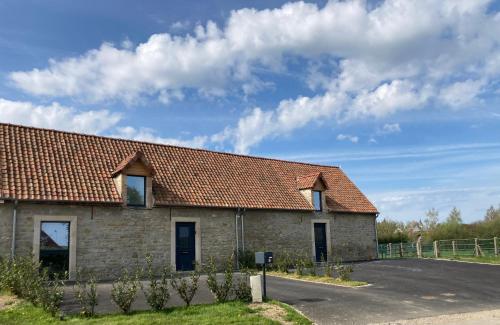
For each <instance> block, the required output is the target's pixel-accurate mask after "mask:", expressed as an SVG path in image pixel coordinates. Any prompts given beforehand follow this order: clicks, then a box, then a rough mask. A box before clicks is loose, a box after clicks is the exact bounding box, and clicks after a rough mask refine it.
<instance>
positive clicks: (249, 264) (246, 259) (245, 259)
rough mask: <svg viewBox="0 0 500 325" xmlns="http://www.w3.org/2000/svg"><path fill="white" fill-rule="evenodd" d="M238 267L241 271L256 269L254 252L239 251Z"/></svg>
mask: <svg viewBox="0 0 500 325" xmlns="http://www.w3.org/2000/svg"><path fill="white" fill-rule="evenodd" d="M238 265H239V267H240V268H241V269H256V268H257V265H256V264H255V252H254V251H249V250H240V251H239V252H238Z"/></svg>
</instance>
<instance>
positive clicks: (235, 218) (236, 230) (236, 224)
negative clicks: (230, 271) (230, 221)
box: [234, 208, 240, 268]
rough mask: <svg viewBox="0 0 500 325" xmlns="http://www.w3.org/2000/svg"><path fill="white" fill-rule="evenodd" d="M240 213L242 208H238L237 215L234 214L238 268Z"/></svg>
mask: <svg viewBox="0 0 500 325" xmlns="http://www.w3.org/2000/svg"><path fill="white" fill-rule="evenodd" d="M239 214H240V208H238V209H237V210H236V215H235V216H234V234H235V238H236V268H238V267H239V263H238V260H239V253H240V252H239V249H240V243H239V239H238V217H239Z"/></svg>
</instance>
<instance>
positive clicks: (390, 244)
mask: <svg viewBox="0 0 500 325" xmlns="http://www.w3.org/2000/svg"><path fill="white" fill-rule="evenodd" d="M389 257H391V258H392V243H389Z"/></svg>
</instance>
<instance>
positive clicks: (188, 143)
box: [112, 126, 208, 148]
mask: <svg viewBox="0 0 500 325" xmlns="http://www.w3.org/2000/svg"><path fill="white" fill-rule="evenodd" d="M112 136H113V137H115V138H125V139H130V140H137V141H145V142H153V143H161V144H170V145H174V146H181V147H191V148H203V147H204V146H205V144H206V143H207V140H208V138H207V137H205V136H196V137H193V138H192V139H189V140H182V139H176V138H163V137H160V136H158V135H157V134H156V132H155V131H154V130H153V129H150V128H140V129H136V128H134V127H131V126H125V127H118V128H116V132H115V133H114V134H113V135H112Z"/></svg>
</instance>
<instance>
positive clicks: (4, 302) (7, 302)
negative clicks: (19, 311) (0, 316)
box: [0, 295, 17, 310]
mask: <svg viewBox="0 0 500 325" xmlns="http://www.w3.org/2000/svg"><path fill="white" fill-rule="evenodd" d="M16 302H17V298H16V297H14V296H2V295H0V310H2V309H4V308H7V307H9V306H12V305H13V304H15V303H16Z"/></svg>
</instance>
